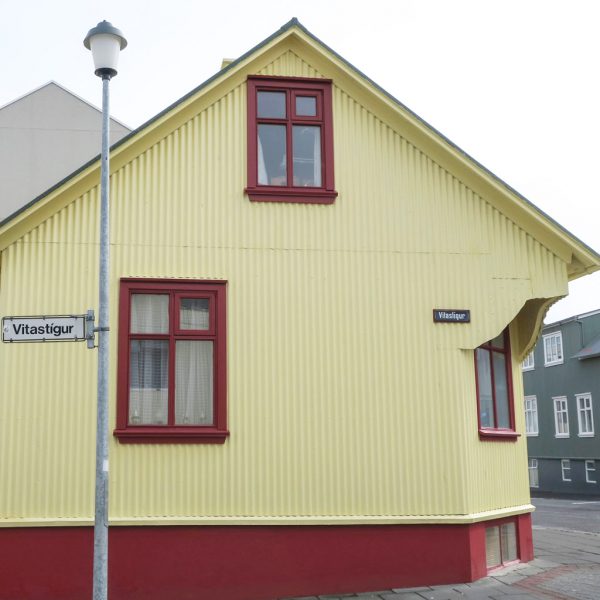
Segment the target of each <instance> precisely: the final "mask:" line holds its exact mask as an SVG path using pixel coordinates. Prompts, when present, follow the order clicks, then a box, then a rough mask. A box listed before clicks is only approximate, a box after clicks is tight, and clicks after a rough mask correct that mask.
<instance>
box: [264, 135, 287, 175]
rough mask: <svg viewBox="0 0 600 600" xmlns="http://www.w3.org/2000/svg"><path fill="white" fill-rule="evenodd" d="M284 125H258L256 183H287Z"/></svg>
mask: <svg viewBox="0 0 600 600" xmlns="http://www.w3.org/2000/svg"><path fill="white" fill-rule="evenodd" d="M285 130H286V128H285V125H259V126H258V150H257V152H258V183H259V184H260V185H287V162H286V161H287V153H286V146H285Z"/></svg>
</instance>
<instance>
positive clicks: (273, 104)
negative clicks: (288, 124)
mask: <svg viewBox="0 0 600 600" xmlns="http://www.w3.org/2000/svg"><path fill="white" fill-rule="evenodd" d="M257 114H258V116H259V117H264V118H267V119H285V92H258V98H257Z"/></svg>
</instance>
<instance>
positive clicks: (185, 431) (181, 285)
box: [114, 278, 229, 444]
mask: <svg viewBox="0 0 600 600" xmlns="http://www.w3.org/2000/svg"><path fill="white" fill-rule="evenodd" d="M226 289H227V282H226V281H206V280H181V279H130V278H127V279H121V289H120V298H119V341H118V344H119V350H118V370H117V427H116V429H115V430H114V435H115V437H117V438H118V439H119V441H120V442H123V443H149V442H152V443H198V444H222V443H223V442H225V440H226V438H227V436H228V435H229V431H228V430H227V404H226V400H227V365H226V360H227V348H226V340H227V331H226V304H227V303H226ZM133 294H160V295H168V296H169V332H168V333H167V334H133V333H130V323H131V297H132V295H133ZM182 298H207V299H208V301H209V327H208V329H206V330H186V329H181V328H180V323H179V310H178V307H179V301H180V300H181V299H182ZM139 339H163V340H168V341H169V366H168V369H169V377H168V381H169V387H168V423H167V425H132V424H130V423H129V374H130V365H129V360H130V358H129V348H130V342H131V341H132V340H139ZM179 340H211V341H212V342H213V349H214V350H213V352H214V354H213V402H214V404H213V424H212V425H176V424H175V423H174V407H175V375H174V372H175V352H174V344H175V342H176V341H179Z"/></svg>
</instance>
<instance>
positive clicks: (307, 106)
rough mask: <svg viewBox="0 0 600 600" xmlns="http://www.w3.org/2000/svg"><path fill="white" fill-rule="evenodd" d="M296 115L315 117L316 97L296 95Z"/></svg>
mask: <svg viewBox="0 0 600 600" xmlns="http://www.w3.org/2000/svg"><path fill="white" fill-rule="evenodd" d="M296 115H297V116H299V117H316V116H317V99H316V98H315V97H314V96H296Z"/></svg>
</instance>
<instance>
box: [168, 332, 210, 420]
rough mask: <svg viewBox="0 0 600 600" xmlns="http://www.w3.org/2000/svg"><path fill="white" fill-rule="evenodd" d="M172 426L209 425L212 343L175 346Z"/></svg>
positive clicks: (194, 342) (178, 343) (201, 342)
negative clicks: (173, 419)
mask: <svg viewBox="0 0 600 600" xmlns="http://www.w3.org/2000/svg"><path fill="white" fill-rule="evenodd" d="M175 424H176V425H212V424H213V343H212V342H211V341H204V340H203V341H179V342H176V348H175Z"/></svg>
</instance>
